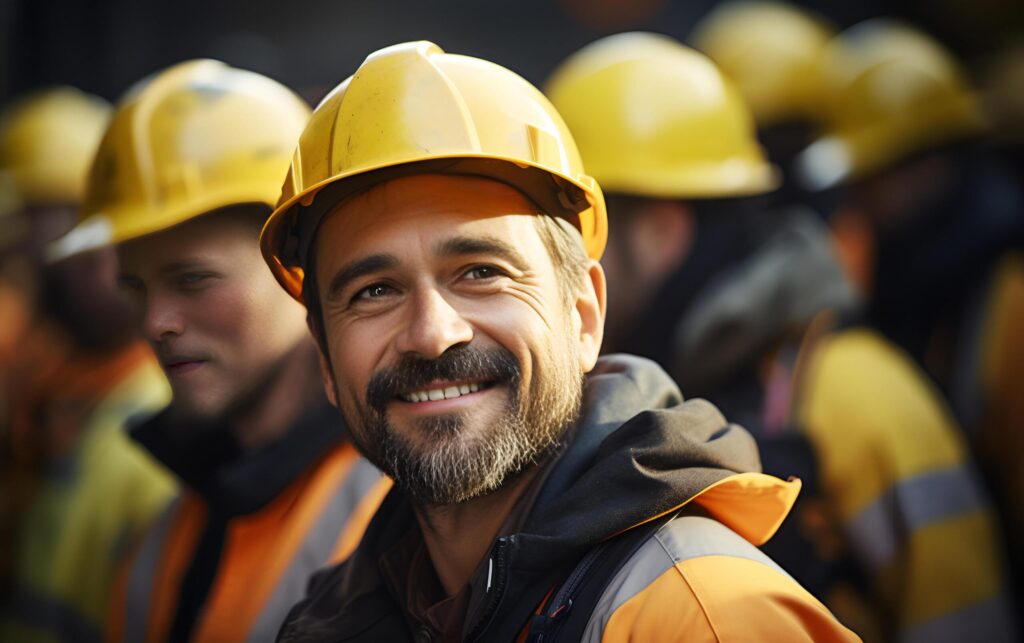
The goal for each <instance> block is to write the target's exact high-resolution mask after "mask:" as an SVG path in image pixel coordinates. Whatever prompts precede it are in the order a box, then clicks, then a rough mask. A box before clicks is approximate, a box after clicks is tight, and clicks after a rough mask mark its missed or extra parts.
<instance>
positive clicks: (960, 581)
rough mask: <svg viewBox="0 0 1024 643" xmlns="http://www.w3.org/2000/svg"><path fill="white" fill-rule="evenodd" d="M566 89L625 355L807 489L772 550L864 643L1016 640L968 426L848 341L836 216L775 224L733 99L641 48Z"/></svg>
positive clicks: (900, 371)
mask: <svg viewBox="0 0 1024 643" xmlns="http://www.w3.org/2000/svg"><path fill="white" fill-rule="evenodd" d="M548 89H549V96H550V97H551V100H552V102H553V103H554V105H555V106H556V108H557V109H558V110H559V111H560V112H561V114H562V115H563V116H564V118H565V119H566V123H567V125H568V126H569V128H570V130H571V131H572V132H573V134H574V135H575V137H576V140H577V141H578V143H579V146H580V153H581V155H582V157H583V159H584V163H585V164H586V167H587V168H588V169H589V170H590V171H591V172H592V173H593V175H594V176H595V178H596V179H597V180H598V181H599V182H600V183H601V185H602V186H604V188H605V191H606V194H607V195H608V197H607V198H608V207H609V211H610V213H611V214H610V218H611V229H612V231H613V233H612V234H611V235H610V239H609V246H608V252H607V254H606V258H605V266H606V270H607V274H608V290H609V312H608V317H609V331H610V336H609V340H610V341H611V342H614V344H613V345H614V347H615V348H616V349H617V350H624V351H627V352H634V353H637V354H640V355H643V356H646V357H650V358H652V359H655V360H657V361H659V362H660V363H661V364H663V365H664V366H665V367H666V368H668V369H669V370H670V372H671V373H672V374H673V375H674V376H675V377H676V378H677V381H678V382H679V383H680V386H681V388H682V390H683V391H684V393H685V394H686V395H688V396H706V397H708V398H709V399H710V400H711V401H712V402H713V403H715V404H717V405H719V406H720V407H721V408H722V409H723V411H724V412H725V413H726V414H727V415H729V416H730V417H735V418H737V419H739V420H740V421H742V422H744V423H745V424H746V425H748V426H749V427H750V428H751V429H752V430H753V432H754V434H755V436H756V437H757V438H758V439H759V442H760V446H761V448H762V457H763V462H764V466H765V470H766V472H768V473H772V474H775V475H780V476H786V475H791V474H798V475H800V476H801V477H802V478H805V479H806V481H807V483H808V487H809V489H808V494H807V497H805V498H804V499H803V500H802V501H801V504H799V505H798V507H799V508H798V513H797V515H796V517H795V519H794V521H791V524H789V525H788V529H789V531H788V532H787V531H784V533H782V534H780V536H782V538H781V539H779V542H778V546H775V547H774V548H773V544H772V543H769V545H768V549H769V551H771V552H773V554H775V555H776V557H777V559H778V560H779V561H780V563H782V564H783V565H784V566H785V567H787V568H788V570H789V571H791V572H792V573H793V574H794V575H795V576H796V577H797V579H798V580H801V581H802V582H804V583H806V585H807V586H808V587H809V588H810V589H812V590H813V591H815V592H816V593H818V594H819V595H820V596H821V597H822V598H823V599H824V600H825V601H826V602H827V603H828V604H829V605H830V607H832V608H833V610H834V611H835V612H836V614H837V616H839V617H840V618H841V619H845V620H846V622H847V623H848V624H850V625H852V626H853V629H855V630H856V631H858V632H859V633H861V634H862V635H863V636H865V638H869V639H872V640H897V639H899V640H904V639H905V640H917V639H921V640H928V639H930V638H932V637H933V636H932V635H933V634H934V633H935V632H936V631H939V632H943V633H944V634H949V633H955V635H954V638H959V637H967V636H980V637H981V638H984V639H986V640H1007V639H1009V638H1010V637H1012V631H1011V630H1010V622H1009V621H1010V617H1009V614H1008V613H1007V605H1006V604H1005V597H1004V596H1003V594H1002V592H1003V587H1002V584H1001V581H1002V578H1001V567H1000V566H1001V563H1002V559H1001V554H1002V551H1001V543H1000V540H999V536H998V533H997V529H996V526H995V520H994V516H993V515H992V513H991V510H990V508H989V506H988V503H987V501H986V498H985V495H984V493H983V491H982V489H981V488H980V485H979V483H978V482H977V481H976V480H975V476H974V473H973V471H972V469H971V466H970V464H969V463H968V461H967V459H966V454H965V451H964V447H963V445H962V444H961V442H960V436H959V434H958V433H957V430H956V427H955V424H954V421H953V420H952V418H951V417H950V416H949V414H948V413H947V412H946V411H945V409H944V407H943V406H942V404H941V402H940V400H939V399H938V398H937V397H936V395H935V392H934V391H933V390H932V389H931V388H930V387H929V386H928V384H927V382H926V381H925V380H924V379H923V377H922V375H921V374H920V373H919V372H918V371H917V370H916V369H915V367H914V365H913V364H912V362H911V361H910V360H908V359H907V358H906V356H904V355H903V354H902V353H901V352H900V351H898V350H897V349H895V348H894V347H892V346H890V345H888V344H887V343H886V342H885V341H884V340H883V339H882V338H881V337H879V336H877V335H875V334H874V333H872V332H870V331H867V330H864V329H857V328H844V325H843V320H844V317H845V316H847V315H848V314H849V313H850V312H852V311H853V310H854V309H855V306H856V301H855V299H854V298H853V297H852V294H851V291H850V288H849V286H848V285H847V283H846V281H845V279H844V276H843V274H842V271H841V269H840V267H839V265H838V264H837V262H836V260H835V258H834V256H833V255H832V253H831V251H830V244H829V241H828V234H827V231H826V230H825V229H824V224H822V223H821V222H820V219H819V218H817V217H816V216H815V215H813V214H811V213H809V212H807V211H805V210H800V209H797V208H788V209H784V210H777V211H769V210H766V209H765V208H764V207H763V199H762V198H760V197H761V195H764V194H766V193H768V192H770V191H771V190H772V189H773V188H774V187H775V185H776V183H777V179H776V176H775V172H774V169H773V168H772V167H771V166H770V164H769V163H767V162H766V160H765V159H764V156H763V154H762V152H761V151H760V149H759V147H758V145H757V142H756V140H755V138H754V132H753V122H752V120H751V118H750V116H749V114H748V112H747V109H746V106H745V105H744V104H743V102H742V100H741V99H740V97H739V95H738V93H737V91H736V90H735V89H734V87H733V86H732V85H731V83H730V82H729V81H728V80H726V79H725V78H724V77H723V76H722V75H721V74H720V72H719V71H718V70H717V68H715V66H714V65H713V64H712V63H711V62H710V61H709V60H708V59H707V58H705V57H704V56H703V55H701V54H699V53H697V52H696V51H694V50H691V49H689V48H687V47H684V46H682V45H680V44H678V43H676V42H675V41H673V40H671V39H669V38H667V37H664V36H657V35H654V34H644V33H632V34H621V35H618V36H612V37H609V38H605V39H603V40H600V41H598V42H596V43H593V44H591V45H589V46H587V47H585V48H584V49H582V50H581V51H580V52H578V53H576V54H575V55H573V56H572V57H570V58H569V59H568V60H567V61H566V62H565V63H564V64H563V65H562V66H561V67H559V68H558V70H556V72H555V73H554V75H553V76H552V79H551V81H550V84H549V86H548ZM613 331H614V332H613ZM808 541H809V542H808ZM773 542H774V541H773ZM851 561H852V562H853V563H855V564H851Z"/></svg>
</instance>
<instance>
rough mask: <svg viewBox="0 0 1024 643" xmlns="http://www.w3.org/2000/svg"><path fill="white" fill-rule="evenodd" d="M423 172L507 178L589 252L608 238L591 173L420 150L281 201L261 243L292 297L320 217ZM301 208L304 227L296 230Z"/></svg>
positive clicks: (298, 293) (598, 251)
mask: <svg viewBox="0 0 1024 643" xmlns="http://www.w3.org/2000/svg"><path fill="white" fill-rule="evenodd" d="M427 173H440V174H464V175H472V176H481V177H484V178H489V179H493V180H496V181H500V182H502V183H505V184H507V185H509V186H511V187H513V188H515V189H517V190H519V191H520V192H522V193H523V194H524V195H525V196H526V197H527V198H529V199H530V200H532V201H533V202H534V203H535V204H537V205H538V206H539V207H540V209H541V210H542V211H543V212H545V213H546V214H549V215H551V216H558V217H561V218H564V219H566V220H567V221H569V222H570V223H571V224H572V225H573V226H574V227H575V228H576V229H577V230H579V231H580V233H581V235H582V237H583V240H584V247H585V249H586V251H587V254H588V255H589V256H590V257H591V258H594V259H600V257H601V255H602V253H603V252H604V247H605V244H606V242H607V239H608V230H607V223H606V221H607V219H606V217H605V216H603V214H604V212H605V204H604V196H603V194H602V193H601V189H600V188H599V187H598V186H597V183H596V182H595V181H594V180H593V179H591V178H590V177H588V176H583V177H570V176H566V175H563V174H560V173H555V172H552V171H551V170H550V169H549V168H547V167H544V166H543V165H541V164H539V163H531V162H528V161H524V160H523V159H519V158H510V157H502V156H498V155H495V154H478V155H474V154H467V153H465V152H459V153H457V154H435V155H430V156H426V155H424V156H421V157H418V158H416V159H415V160H413V161H407V162H399V163H381V164H379V165H377V166H372V167H363V168H359V170H357V171H353V172H348V173H339V174H337V175H335V176H332V177H330V178H328V179H326V180H324V181H321V182H320V183H317V184H315V185H312V186H310V187H309V188H307V189H305V190H303V191H302V192H299V193H297V194H295V195H294V196H292V197H291V198H290V199H288V200H286V201H284V202H283V203H280V204H279V205H278V206H277V208H275V209H274V211H273V212H272V213H271V215H270V217H269V218H268V219H267V222H266V224H265V225H264V227H263V231H262V232H261V234H260V248H261V250H262V252H263V256H264V258H265V259H266V261H267V264H268V265H269V266H270V269H271V272H273V273H274V276H275V277H276V278H277V280H278V282H279V283H280V284H281V286H282V287H283V288H284V289H285V290H286V291H288V293H289V294H290V295H291V296H292V297H294V298H295V299H297V300H298V301H300V302H302V301H303V298H302V282H303V279H304V271H303V266H305V265H306V253H307V252H308V251H309V246H310V245H311V243H312V240H313V238H314V237H315V233H316V229H317V227H318V226H319V223H320V221H321V220H322V219H323V217H325V216H326V215H327V214H329V213H330V211H331V210H333V209H334V208H335V207H336V206H337V205H338V204H339V203H340V202H341V201H343V200H344V199H347V198H348V197H350V196H353V195H355V194H358V193H360V192H363V191H365V190H368V189H370V188H371V187H373V186H375V185H377V184H380V183H383V182H386V181H389V180H392V179H395V178H399V177H401V176H408V175H413V174H427ZM588 211H589V212H591V215H590V216H587V214H586V213H587V212H588ZM300 213H301V216H302V219H303V220H302V222H301V227H302V229H303V232H302V233H301V234H296V232H297V231H296V230H295V228H296V226H297V225H299V222H298V218H299V215H300ZM290 241H291V242H290Z"/></svg>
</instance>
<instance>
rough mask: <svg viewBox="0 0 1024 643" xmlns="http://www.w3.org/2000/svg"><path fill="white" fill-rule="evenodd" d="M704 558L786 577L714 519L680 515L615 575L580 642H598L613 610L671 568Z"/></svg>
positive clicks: (768, 560) (740, 538)
mask: <svg viewBox="0 0 1024 643" xmlns="http://www.w3.org/2000/svg"><path fill="white" fill-rule="evenodd" d="M704 556H730V557H733V558H744V559H747V560H751V561H754V562H757V563H761V564H763V565H767V566H769V567H771V568H772V569H774V570H776V571H777V572H779V573H780V574H782V575H784V576H785V577H786V578H789V575H788V574H786V572H784V571H783V570H782V568H780V567H779V566H778V565H777V564H775V562H774V561H773V560H772V559H770V558H768V556H766V555H764V554H763V553H762V552H761V550H759V549H757V548H756V547H754V546H753V545H751V544H750V543H749V542H747V541H746V540H744V539H743V537H742V536H740V535H739V534H737V533H736V532H734V531H733V530H731V529H729V528H728V527H726V526H725V525H723V524H722V523H720V522H718V521H717V520H712V519H710V518H704V517H701V516H682V517H679V518H676V519H674V520H672V521H670V522H669V523H667V524H666V525H665V526H663V527H662V528H661V529H659V530H658V531H657V532H656V533H655V534H654V535H653V536H652V537H651V538H650V539H648V540H647V542H645V543H644V544H643V545H641V546H640V548H639V549H638V550H637V551H636V553H635V554H633V556H632V557H631V558H630V559H629V560H628V561H626V562H625V564H624V565H623V566H622V568H621V569H620V570H619V571H618V572H616V574H615V576H613V577H612V579H611V581H610V582H609V583H608V585H607V586H606V587H605V589H604V592H603V593H602V594H601V599H600V600H599V601H598V602H597V605H596V606H595V607H594V611H593V612H591V614H590V620H589V621H588V622H587V628H586V630H584V633H583V638H582V641H586V642H587V643H600V641H601V637H602V635H603V634H604V630H605V627H606V626H607V624H608V620H609V619H610V618H611V617H612V614H614V613H615V610H617V609H619V607H621V606H622V605H623V604H624V603H625V602H626V601H628V600H629V599H631V598H633V597H634V596H636V595H637V594H639V593H640V592H642V591H643V590H644V589H645V588H646V587H647V586H649V585H650V584H651V583H653V582H654V581H655V580H656V579H657V578H658V577H660V576H661V575H662V574H664V573H665V572H666V571H668V570H669V569H671V568H672V567H673V566H675V565H677V564H679V563H682V562H685V561H687V560H691V559H694V558H700V557H704Z"/></svg>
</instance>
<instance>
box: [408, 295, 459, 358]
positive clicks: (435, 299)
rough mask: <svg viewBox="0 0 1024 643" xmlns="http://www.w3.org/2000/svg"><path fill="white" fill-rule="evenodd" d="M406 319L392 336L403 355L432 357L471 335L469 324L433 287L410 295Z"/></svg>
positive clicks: (436, 356) (439, 354)
mask: <svg viewBox="0 0 1024 643" xmlns="http://www.w3.org/2000/svg"><path fill="white" fill-rule="evenodd" d="M413 301H414V305H413V306H412V307H411V310H410V313H409V314H410V319H409V320H408V322H407V323H406V325H405V328H403V329H402V331H401V332H400V333H399V334H398V336H397V338H396V340H395V348H396V349H397V350H398V351H399V352H400V353H401V354H403V355H405V354H410V353H411V354H415V355H417V356H419V357H421V358H423V359H436V358H438V357H440V356H441V355H442V354H443V353H444V352H445V351H446V350H448V349H449V348H452V347H453V346H457V345H459V344H467V343H469V342H470V341H471V340H472V339H473V327H472V326H471V325H470V324H469V323H468V322H467V321H466V320H465V319H464V318H463V317H462V315H461V314H460V313H459V311H458V310H457V309H456V308H455V307H454V306H452V305H451V304H450V303H449V302H448V301H447V300H446V299H445V298H444V296H443V295H442V294H441V293H440V292H439V291H438V290H436V289H433V288H431V289H424V290H423V291H421V292H419V293H417V294H416V295H414V300H413Z"/></svg>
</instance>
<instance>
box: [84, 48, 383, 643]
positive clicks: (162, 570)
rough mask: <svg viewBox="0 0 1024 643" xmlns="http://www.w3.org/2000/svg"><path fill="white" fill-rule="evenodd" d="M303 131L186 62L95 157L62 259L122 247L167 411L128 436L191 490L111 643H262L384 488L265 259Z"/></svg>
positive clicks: (147, 543) (117, 125) (140, 94)
mask: <svg viewBox="0 0 1024 643" xmlns="http://www.w3.org/2000/svg"><path fill="white" fill-rule="evenodd" d="M308 116H309V109H308V107H307V106H306V105H305V103H303V102H302V101H301V100H300V99H299V98H298V97H297V96H296V95H295V94H293V93H292V92H291V91H290V90H288V89H287V88H285V87H283V86H282V85H280V84H278V83H277V82H275V81H273V80H270V79H269V78H266V77H264V76H260V75H258V74H254V73H251V72H247V71H242V70H239V69H234V68H232V67H229V66H227V65H225V64H223V63H220V62H217V61H212V60H197V61H190V62H185V63H181V64H178V65H175V66H173V67H171V68H169V69H166V70H164V71H162V72H160V73H157V74H155V75H154V76H152V77H150V78H149V79H147V80H146V81H145V82H143V83H141V84H139V85H137V86H135V87H134V88H133V89H132V90H131V91H129V93H128V94H126V95H125V96H124V97H123V98H122V100H121V101H120V103H119V104H118V105H117V108H116V110H115V112H114V116H113V118H112V120H111V123H110V125H109V127H108V128H107V130H106V133H105V134H104V136H103V139H102V141H101V143H100V147H99V150H98V152H97V155H96V159H95V161H94V163H93V166H92V170H91V172H90V175H89V181H88V185H87V191H86V199H85V202H84V205H83V208H82V214H83V221H82V222H81V223H80V224H79V226H78V227H77V228H76V229H75V231H74V233H73V234H72V235H70V236H69V237H67V238H66V239H64V245H65V250H66V251H68V252H75V251H77V249H78V248H79V247H80V246H87V245H90V244H95V243H107V244H115V245H116V248H117V253H118V257H119V260H120V282H121V285H122V288H123V290H124V291H126V292H127V294H128V296H129V297H130V298H131V299H132V300H133V302H134V304H135V306H136V310H137V313H138V317H137V318H138V322H139V328H140V329H141V332H142V334H143V335H144V337H145V338H146V340H147V341H148V342H149V344H150V346H151V347H152V348H153V351H154V352H155V353H156V356H157V358H158V359H159V361H160V365H161V366H162V367H163V370H164V373H165V374H166V375H167V378H168V380H169V381H170V384H171V389H172V392H173V399H172V401H171V404H170V406H169V407H168V408H167V409H166V410H165V411H164V412H163V413H161V414H159V415H157V416H156V417H154V418H152V419H151V420H149V421H148V422H146V423H144V424H141V425H139V426H137V427H136V428H134V429H133V430H132V433H131V437H132V439H134V440H135V441H136V442H138V443H139V444H141V445H142V446H144V447H145V448H146V449H147V450H148V451H149V452H151V453H152V454H153V456H154V457H156V458H157V459H158V460H160V461H161V462H162V463H164V464H165V465H166V466H167V467H168V468H169V469H170V470H171V471H173V472H174V474H175V475H176V476H177V477H178V479H179V480H180V482H181V484H182V486H183V491H182V493H181V494H180V495H179V497H177V498H176V499H174V500H173V501H172V502H171V503H169V504H168V505H167V506H166V508H165V509H164V510H163V513H162V514H161V515H160V517H159V518H158V519H157V521H156V523H155V524H154V525H153V527H152V529H150V530H149V531H148V533H147V534H146V535H145V537H144V538H143V539H142V541H141V543H140V544H139V546H138V547H137V548H136V549H135V550H134V551H133V553H132V554H131V555H130V557H129V558H128V559H127V560H126V562H125V565H124V568H123V570H122V574H121V576H120V577H119V581H118V586H117V589H116V592H115V595H114V599H113V605H112V608H111V611H110V616H109V622H108V628H107V632H106V636H107V640H109V641H142V640H151V641H203V642H205V641H210V642H214V641H216V642H218V643H224V642H230V641H266V640H269V639H271V638H272V637H273V636H274V634H276V632H277V630H278V628H279V627H280V625H281V621H282V620H283V619H284V616H285V614H286V613H287V611H288V609H289V608H290V607H291V605H292V604H293V603H294V602H295V601H297V600H298V599H299V598H301V596H302V592H303V589H304V588H305V586H306V580H307V577H308V576H309V575H310V574H311V573H312V572H313V571H314V570H315V569H316V568H317V567H320V566H322V565H326V564H328V563H330V562H332V561H335V560H338V559H340V558H342V557H344V556H345V555H346V553H347V551H348V550H349V549H351V548H352V547H353V546H354V545H355V543H356V542H358V539H359V537H360V535H361V531H362V526H363V524H364V523H365V520H366V518H368V516H369V514H371V513H372V511H373V509H374V508H375V506H376V502H377V501H378V499H379V498H380V497H381V495H382V493H383V491H385V490H386V488H387V486H388V483H387V481H386V480H385V479H383V478H382V477H381V476H380V474H379V473H378V472H377V470H376V469H375V468H374V467H373V466H371V465H370V464H369V463H368V462H366V461H365V460H364V459H362V458H360V457H359V455H358V454H357V453H356V451H355V449H354V448H353V447H352V446H351V444H350V443H349V442H348V440H347V439H346V435H345V431H344V428H343V425H342V424H341V423H340V422H339V421H338V419H337V417H336V415H335V414H334V413H333V412H332V411H333V410H332V409H331V407H330V405H329V404H328V403H327V400H326V399H325V397H324V393H323V387H322V385H321V384H320V381H319V369H318V366H317V358H316V348H315V346H314V345H313V343H312V341H311V339H310V338H309V334H308V331H307V330H306V323H305V316H304V312H303V309H302V307H301V306H299V305H298V304H296V303H295V302H294V301H292V300H291V299H290V298H289V297H287V296H286V295H285V294H284V293H282V292H280V289H279V288H277V285H276V283H275V282H274V278H273V276H272V275H271V274H270V272H269V271H267V270H266V266H265V265H264V264H263V262H262V258H261V256H260V250H259V245H258V243H257V239H258V237H259V231H260V228H261V227H262V225H263V222H264V220H265V219H266V217H267V214H268V213H269V211H270V207H271V205H272V204H273V203H274V202H275V201H276V199H277V195H278V193H279V191H280V185H281V181H282V180H283V177H284V175H285V172H286V171H287V168H288V163H289V160H290V159H291V152H292V149H293V148H294V145H295V142H296V140H297V139H298V136H299V132H301V131H302V128H303V126H304V125H305V123H306V120H307V118H308Z"/></svg>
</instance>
